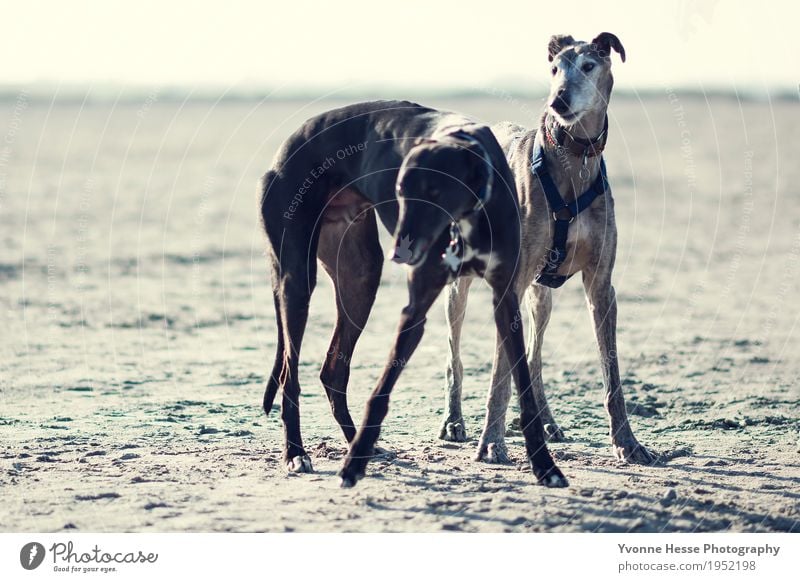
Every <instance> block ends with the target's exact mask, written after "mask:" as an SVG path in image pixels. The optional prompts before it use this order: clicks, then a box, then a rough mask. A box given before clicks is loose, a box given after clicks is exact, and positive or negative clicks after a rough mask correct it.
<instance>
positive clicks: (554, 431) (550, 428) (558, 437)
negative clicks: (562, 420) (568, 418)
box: [544, 422, 565, 443]
mask: <svg viewBox="0 0 800 582" xmlns="http://www.w3.org/2000/svg"><path fill="white" fill-rule="evenodd" d="M544 436H545V437H546V438H547V440H548V441H550V442H551V443H560V442H563V441H564V439H565V437H564V431H563V430H561V427H560V426H558V425H557V424H556V423H555V422H548V423H546V424H545V425H544Z"/></svg>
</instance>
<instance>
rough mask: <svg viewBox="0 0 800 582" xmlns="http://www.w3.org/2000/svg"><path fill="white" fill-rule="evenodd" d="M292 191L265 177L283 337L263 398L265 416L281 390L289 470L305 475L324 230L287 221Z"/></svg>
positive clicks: (307, 222) (278, 318)
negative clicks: (307, 396)
mask: <svg viewBox="0 0 800 582" xmlns="http://www.w3.org/2000/svg"><path fill="white" fill-rule="evenodd" d="M290 184H291V183H290ZM290 188H291V186H285V185H284V184H283V183H281V182H280V181H279V180H278V178H277V176H276V174H275V173H274V172H268V173H267V175H266V176H265V178H264V194H263V198H262V202H261V213H262V219H263V221H264V229H265V232H266V234H267V238H268V249H267V250H268V256H269V258H270V268H271V277H272V289H273V294H274V298H275V308H276V322H277V325H278V332H279V334H280V337H279V339H278V346H277V347H278V353H277V355H276V359H275V366H274V368H273V372H272V374H271V376H270V379H269V380H268V382H267V387H266V391H265V394H264V411H265V413H267V414H269V411H270V409H271V407H272V401H273V399H274V398H275V395H276V394H277V392H278V390H279V389H282V392H283V395H282V400H281V420H282V421H283V429H284V437H285V438H284V452H283V460H284V463H285V464H286V467H287V469H288V470H289V471H292V472H299V473H306V472H311V471H312V467H311V459H310V458H309V457H308V455H307V454H306V451H305V449H304V448H303V439H302V436H301V433H300V402H299V400H300V381H299V377H298V362H299V358H300V347H301V345H302V342H303V334H304V332H305V327H306V323H307V321H308V306H309V302H310V300H311V293H312V292H313V291H314V287H315V285H316V280H317V262H316V260H314V257H315V256H316V246H317V240H318V238H319V230H318V229H317V228H316V226H315V223H314V220H313V219H312V220H308V219H307V218H308V217H292V218H288V217H287V216H286V214H287V213H286V211H285V208H284V206H283V202H284V201H285V200H287V199H289V198H288V196H290V195H291V194H290V192H291V190H290ZM312 203H313V202H312V200H309V201H308V202H307V203H306V207H307V209H306V211H307V212H309V213H313V212H314V211H315V209H314V208H312ZM309 257H311V258H310V260H309Z"/></svg>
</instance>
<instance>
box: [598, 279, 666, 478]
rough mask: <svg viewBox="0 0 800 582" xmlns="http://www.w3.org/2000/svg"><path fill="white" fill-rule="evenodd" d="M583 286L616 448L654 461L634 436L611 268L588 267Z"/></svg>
mask: <svg viewBox="0 0 800 582" xmlns="http://www.w3.org/2000/svg"><path fill="white" fill-rule="evenodd" d="M583 285H584V289H585V291H586V302H587V305H588V307H589V311H590V312H591V315H592V321H593V323H594V330H595V336H596V337H597V345H598V348H599V350H600V366H601V368H602V369H603V382H604V384H605V407H606V412H607V413H608V417H609V422H610V428H611V446H612V449H613V451H614V454H615V455H616V457H617V458H618V459H620V460H622V461H626V462H631V463H643V464H650V463H652V462H653V461H655V458H656V457H655V455H654V454H653V453H652V452H651V451H649V450H648V449H647V448H646V447H644V446H642V445H641V444H639V441H637V440H636V437H634V436H633V431H632V430H631V425H630V422H629V421H628V413H627V411H626V409H625V398H624V396H623V395H622V385H621V382H620V378H619V363H618V361H617V299H616V295H615V293H614V287H613V286H612V285H611V269H610V268H608V269H603V270H602V271H589V270H584V272H583Z"/></svg>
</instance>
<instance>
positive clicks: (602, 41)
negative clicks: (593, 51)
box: [592, 32, 625, 63]
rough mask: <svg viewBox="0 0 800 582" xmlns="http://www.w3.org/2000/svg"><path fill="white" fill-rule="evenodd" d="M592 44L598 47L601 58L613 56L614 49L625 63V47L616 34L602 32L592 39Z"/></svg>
mask: <svg viewBox="0 0 800 582" xmlns="http://www.w3.org/2000/svg"><path fill="white" fill-rule="evenodd" d="M592 44H593V45H595V46H596V47H597V50H598V51H599V52H600V56H601V57H609V56H611V49H614V50H615V51H617V52H618V53H619V56H620V58H621V59H622V62H623V63H624V62H625V47H624V46H622V43H621V42H620V41H619V39H618V38H617V36H616V35H615V34H611V33H610V32H601V33H600V34H598V35H597V36H596V37H594V39H592Z"/></svg>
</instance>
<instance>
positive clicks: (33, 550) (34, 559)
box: [19, 542, 45, 570]
mask: <svg viewBox="0 0 800 582" xmlns="http://www.w3.org/2000/svg"><path fill="white" fill-rule="evenodd" d="M44 554H45V551H44V546H43V545H42V544H40V543H39V542H30V543H27V544H25V545H24V546H22V549H21V550H20V552H19V563H20V564H22V567H23V568H25V569H26V570H35V569H36V568H38V567H39V566H41V565H42V562H43V561H44Z"/></svg>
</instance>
